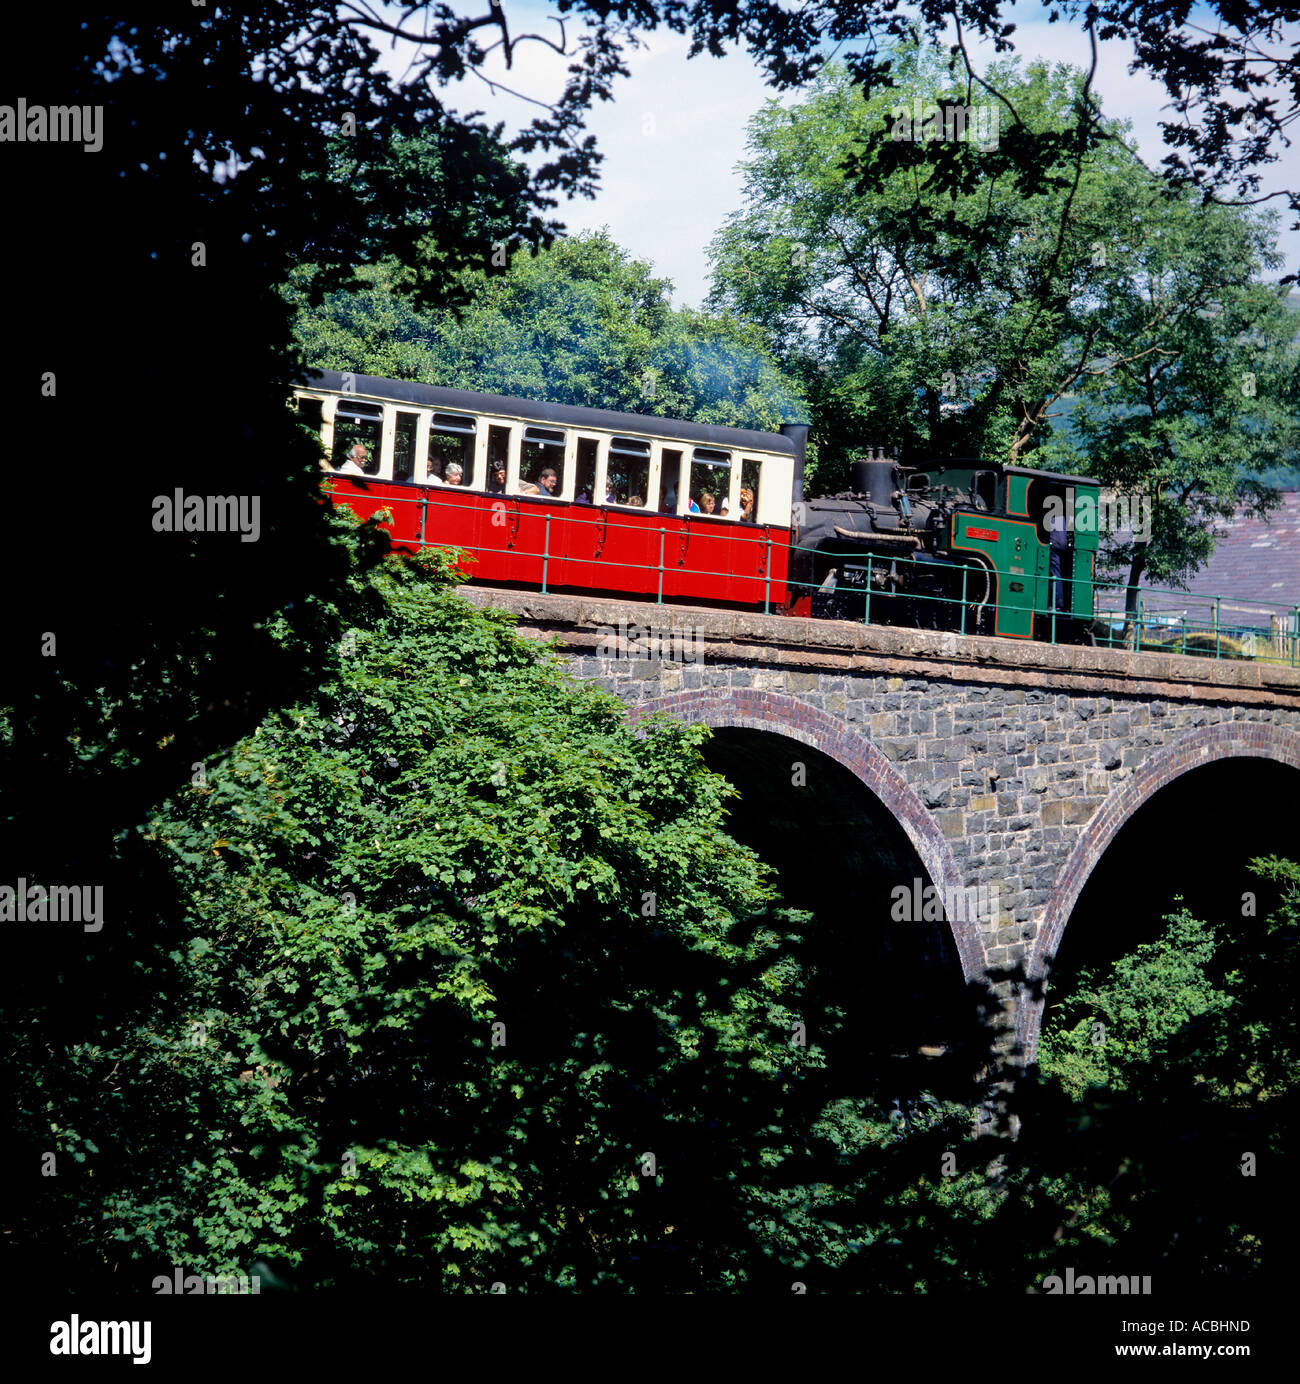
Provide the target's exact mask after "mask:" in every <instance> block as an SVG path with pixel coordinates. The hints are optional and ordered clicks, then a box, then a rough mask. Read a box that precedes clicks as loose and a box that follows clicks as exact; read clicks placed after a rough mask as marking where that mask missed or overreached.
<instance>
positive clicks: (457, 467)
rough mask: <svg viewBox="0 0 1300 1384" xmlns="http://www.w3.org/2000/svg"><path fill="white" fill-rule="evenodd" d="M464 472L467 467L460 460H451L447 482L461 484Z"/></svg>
mask: <svg viewBox="0 0 1300 1384" xmlns="http://www.w3.org/2000/svg"><path fill="white" fill-rule="evenodd" d="M464 474H465V468H464V467H463V466H462V465H461V464H460V463H459V462H458V461H453V462H451V463H450V464H449V465H448V467H447V484H448V485H459V484H460V483H461V478H462V477H463V476H464Z"/></svg>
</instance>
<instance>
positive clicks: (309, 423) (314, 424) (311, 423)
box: [293, 395, 328, 465]
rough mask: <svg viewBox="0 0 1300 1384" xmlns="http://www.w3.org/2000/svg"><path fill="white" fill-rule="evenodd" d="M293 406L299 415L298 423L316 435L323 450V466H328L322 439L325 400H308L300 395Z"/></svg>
mask: <svg viewBox="0 0 1300 1384" xmlns="http://www.w3.org/2000/svg"><path fill="white" fill-rule="evenodd" d="M293 406H294V411H295V412H296V414H297V415H298V421H299V422H300V423H301V424H302V425H303V426H304V427H307V428H310V429H311V430H312V432H314V433H315V434H316V442H317V445H318V446H319V447H320V449H321V464H322V465H328V462H327V460H326V458H325V442H324V439H323V438H322V437H321V428H322V426H323V425H324V421H325V420H324V416H323V414H324V408H325V401H324V400H323V399H307V398H304V397H302V396H301V395H300V396H299V397H297V398H296V399H294V401H293Z"/></svg>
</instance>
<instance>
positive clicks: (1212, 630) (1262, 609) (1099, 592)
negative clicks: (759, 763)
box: [324, 477, 1300, 667]
mask: <svg viewBox="0 0 1300 1384" xmlns="http://www.w3.org/2000/svg"><path fill="white" fill-rule="evenodd" d="M331 479H332V478H328V477H327V478H326V481H325V483H324V488H325V489H327V490H332V486H331V485H330V481H331ZM333 493H334V498H335V500H336V502H337V503H339V504H343V505H346V504H348V503H349V502H353V503H357V502H359V503H362V504H364V505H366V506H371V507H373V508H372V509H371V517H379V516H380V515H381V514H383V513H384V512H385V511H387V512H388V513H389V515H390V518H391V514H392V509H391V507H392V506H393V505H395V504H416V505H419V506H420V525H419V534H418V538H417V540H416V542H417V545H418V546H419V547H420V548H426V547H441V548H448V549H455V550H458V551H461V552H465V553H468V554H475V553H479V552H482V553H503V552H509V553H510V554H511V555H512V556H515V557H521V558H537V559H540V560H541V564H542V571H541V589H542V591H543V592H545V591H547V590H548V588H549V587H551V586H552V585H554V584H555V583H554V582H553V564H555V563H580V564H581V565H582V566H584V567H606V568H611V569H612V568H620V569H629V570H636V571H639V572H646V571H647V564H646V563H645V562H620V561H617V560H614V559H609V558H605V557H601V556H593V557H572V556H570V555H568V554H564V553H557V552H554V551H553V550H552V540H551V528H552V525H551V521H552V519H553V518H554V517H555V516H554V515H552V514H550V513H547V514H545V515H542V516H539V517H541V518H543V519H544V521H545V522H544V524H543V528H542V533H543V538H542V549H541V551H540V552H532V551H527V550H525V549H521V548H519V547H516V546H515V545H514V544H513V542H511V543H510V544H507V545H506V546H504V547H490V546H488V545H479V546H478V547H476V546H475V545H473V544H472V543H451V542H433V541H430V540H428V539H427V532H428V522H427V521H428V512H429V510H430V509H431V508H432V509H451V510H457V511H461V512H463V506H461V505H459V504H454V503H451V502H449V501H443V500H438V499H436V498H432V497H431V494H432V495H436V492H432V493H431V492H429V491H423V492H421V493H420V494H419V495H412V496H411V497H410V498H409V499H408V498H407V497H405V496H400V497H398V496H384V497H377V498H376V499H374V500H369V499H365V498H362V497H357V496H351V495H340V494H338V492H333ZM467 493H471V494H475V495H479V496H480V497H482V496H481V492H478V491H473V492H467ZM502 498H503V499H504V500H507V501H514V500H515V499H517V498H520V497H516V496H513V495H512V496H506V497H502ZM523 498H529V497H523ZM597 511H599V512H600V513H601V514H602V515H603V516H604V517H603V519H602V522H601V529H602V532H607V531H608V530H609V529H619V528H622V529H628V530H632V531H635V532H637V533H640V534H642V535H644V534H645V533H646V532H647V528H649V529H650V531H651V533H652V534H653V533H654V532H655V530H654V528H653V526H648V525H647V524H646V523H645V522H644V521H642V522H640V523H627V522H623V523H620V522H619V521H618V520H616V519H614V518H612V517H611V512H610V511H609V510H606V509H605V508H604V507H603V506H593V507H591V508H590V509H589V510H588V511H587V512H597ZM674 517H677V516H674ZM680 517H682V518H697V517H698V516H695V515H690V516H686V515H683V516H680ZM731 522H733V523H737V528H735V529H733V530H730V531H729V530H728V528H727V527H725V525H724V524H723V523H716V522H715V523H714V524H710V525H709V526H708V529H707V533H708V535H709V537H710V538H712V539H717V538H723V539H725V541H727V542H728V543H740V544H742V545H749V546H751V547H757V548H759V549H761V550H762V551H761V557H762V561H761V564H760V566H761V574H760V575H757V576H750V575H748V573H742V574H740V576H739V578H738V575H737V572H736V571H735V569H734V568H728V569H722V570H709V569H706V568H701V567H686V566H684V565H683V563H682V562H681V561H680V560H679V561H678V563H677V564H675V565H674V566H672V567H669V566H668V564H667V561H666V556H667V546H668V545H667V538H668V534H669V532H670V530H669V528H668V526H667V525H666V524H664V523H662V522H661V523H660V524H659V525H658V528H657V536H658V540H659V542H658V561H657V562H656V563H651V564H649V569H648V570H649V571H650V572H652V573H654V574H655V584H656V591H655V603H656V604H663V601H664V578H665V575H666V574H667V573H668V572H669V571H673V572H679V573H680V572H689V573H690V574H691V575H693V576H697V577H706V578H708V577H713V578H717V579H718V580H720V581H721V580H724V579H730V580H736V579H740V580H743V581H745V582H747V583H750V582H752V583H755V584H758V583H760V582H761V583H762V585H763V600H762V608H763V611H764V613H765V614H766V613H770V612H771V608H772V602H773V595H774V592H773V589H772V575H771V574H772V554H773V552H774V551H775V550H777V549H784V550H785V552H786V555H787V559H788V556H789V554H792V553H795V552H811V551H814V550H813V549H809V548H805V547H802V546H801V545H799V544H790V543H780V542H777V543H774V542H773V539H772V536H771V534H770V533H764V532H760V533H757V534H756V533H753V532H751V531H750V530H751V528H754V527H758V528H761V526H749V525H746V526H745V528H743V529H741V528H740V527H739V524H738V521H731ZM673 532H676V530H673ZM401 541H405V540H401ZM909 563H911V564H913V565H918V564H917V559H916V558H915V556H912V555H905V556H896V557H890V556H883V555H881V554H866V555H865V558H864V570H865V576H864V580H863V581H862V583H861V585H854V586H848V587H843V586H842V587H840V588H838V590H839V591H841V592H848V593H851V595H852V596H853V597H860V598H861V600H862V605H863V613H862V622H863V623H866V624H870V623H871V610H872V605H873V602H874V603H875V605H876V611H877V615H879V614H880V613H881V608H882V603H883V604H884V606H885V607H890V606H892V607H893V608H894V609H896V610H903V611H906V612H907V615H908V619H907V623H910V624H913V625H915V626H917V627H919V628H925V629H944V630H951V631H953V632H955V633H960V634H976V633H986V632H987V631H982V630H980V629H979V628H978V617H976V619H975V620H972V618H971V617H970V611H971V608H972V602H971V601H969V600H968V599H967V595H968V591H969V582H970V577H971V576H972V574H973V575H975V576H976V577H982V576H984V575H986V574H987V573H988V572H990V571H992V572H993V573H994V574H995V575H997V576H999V577H1011V576H1013V575H1014V576H1017V577H1020V578H1021V579H1022V580H1023V579H1024V576H1025V574H1024V573H1011V572H1006V571H1002V570H1001V569H997V568H990V567H988V566H985V565H980V564H975V563H954V564H952V565H951V566H945V567H944V569H943V571H944V572H945V573H950V574H951V573H960V576H961V584H962V594H961V595H960V596H956V597H954V596H936V595H927V594H924V593H921V592H916V591H907V592H902V593H900V592H897V591H889V590H887V589H884V587H883V586H882V585H881V584H880V583H878V582H877V581H876V580H875V579H876V577H877V574H879V576H880V578H881V580H882V581H883V580H885V579H886V578H888V577H892V576H896V574H897V571H898V568H899V567H900V566H906V565H908V564H909ZM925 566H926V568H927V570H928V571H929V572H931V573H933V572H934V571H935V568H934V566H933V565H932V564H925ZM1043 580H1044V581H1045V582H1046V583H1047V586H1048V590H1049V592H1051V591H1052V590H1053V588H1055V589H1056V591H1057V592H1058V593H1063V592H1067V591H1068V592H1070V595H1071V599H1069V600H1066V601H1062V602H1060V603H1059V604H1057V605H1054V606H1046V607H1042V606H1027V605H1020V606H1016V607H1014V608H1015V609H1016V610H1019V611H1021V612H1031V613H1032V615H1033V616H1034V617H1042V618H1041V621H1040V620H1038V619H1035V620H1034V621H1033V623H1034V625H1035V626H1041V628H1040V629H1037V630H1036V634H1037V635H1038V637H1040V638H1043V639H1045V641H1046V642H1048V643H1051V644H1056V643H1059V642H1076V641H1075V640H1074V639H1073V638H1072V636H1074V635H1075V634H1076V633H1077V630H1078V627H1079V625H1080V623H1082V624H1084V625H1086V626H1087V627H1088V629H1089V630H1090V631H1091V634H1092V638H1093V640H1094V642H1095V643H1097V644H1099V645H1101V646H1103V647H1109V648H1125V649H1140V650H1146V651H1158V652H1161V653H1181V654H1188V655H1191V656H1195V657H1206V658H1215V659H1252V660H1254V661H1256V662H1264V663H1283V664H1288V665H1290V666H1291V667H1297V666H1300V602H1281V601H1265V600H1258V601H1256V600H1251V601H1243V600H1239V599H1233V598H1230V597H1226V596H1201V595H1195V594H1193V593H1191V592H1188V591H1179V590H1177V589H1176V588H1173V587H1150V586H1137V587H1134V586H1130V585H1128V584H1126V583H1124V582H1117V581H1107V580H1098V579H1096V578H1091V579H1090V578H1085V577H1077V578H1075V577H1063V576H1048V577H1045V578H1043ZM559 585H561V586H564V585H566V584H565V583H564V582H562V581H561V582H560V583H559ZM570 585H571V584H570ZM1076 585H1088V586H1091V587H1092V592H1093V605H1092V614H1091V616H1090V617H1088V616H1078V615H1074V614H1072V613H1070V610H1069V607H1070V606H1072V605H1073V604H1074V602H1073V599H1072V588H1073V587H1074V586H1076ZM787 587H788V588H790V589H792V590H793V589H796V588H802V589H803V590H806V591H808V592H809V593H813V592H816V591H817V590H818V589H819V586H818V584H817V583H814V582H800V581H795V580H792V579H789V578H787V579H785V580H783V581H781V582H780V590H779V591H778V592H776V593H775V594H776V595H777V597H778V598H779V599H783V597H784V591H785V589H786V588H787ZM754 604H755V605H756V606H757V605H758V604H759V603H758V602H757V601H755V602H754ZM1003 605H1004V606H1006V603H1005V602H1003ZM943 607H955V608H956V609H955V610H952V611H950V612H949V613H947V615H945V614H944V611H943ZM1234 615H1235V617H1236V618H1234ZM1264 620H1266V621H1267V622H1268V623H1267V625H1264V624H1262V623H1260V622H1261V621H1264ZM878 623H897V622H889V621H886V622H879V621H878ZM972 626H974V627H972ZM1058 636H1064V639H1062V638H1059V637H1058Z"/></svg>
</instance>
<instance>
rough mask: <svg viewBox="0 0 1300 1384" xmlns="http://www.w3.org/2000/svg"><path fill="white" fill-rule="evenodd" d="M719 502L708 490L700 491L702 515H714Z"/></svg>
mask: <svg viewBox="0 0 1300 1384" xmlns="http://www.w3.org/2000/svg"><path fill="white" fill-rule="evenodd" d="M717 503H718V502H717V501H716V500H715V499H714V498H713V496H712V495H711V494H710V493H709V492H708V491H707V490H701V491H700V513H701V514H712V513H713V510H714V507H715V506H716V505H717Z"/></svg>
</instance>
